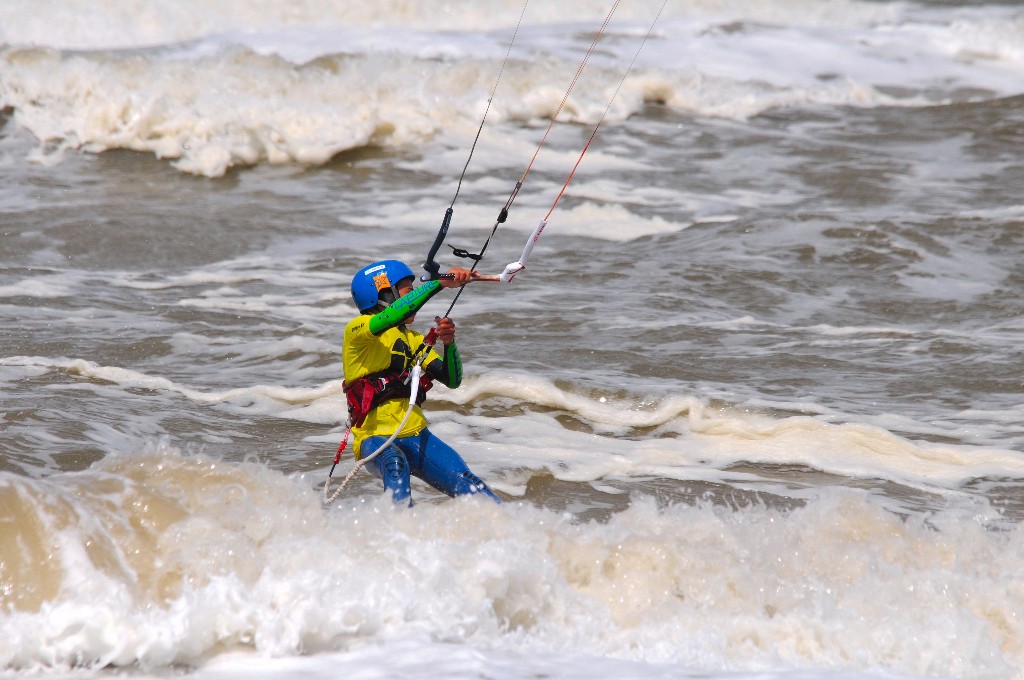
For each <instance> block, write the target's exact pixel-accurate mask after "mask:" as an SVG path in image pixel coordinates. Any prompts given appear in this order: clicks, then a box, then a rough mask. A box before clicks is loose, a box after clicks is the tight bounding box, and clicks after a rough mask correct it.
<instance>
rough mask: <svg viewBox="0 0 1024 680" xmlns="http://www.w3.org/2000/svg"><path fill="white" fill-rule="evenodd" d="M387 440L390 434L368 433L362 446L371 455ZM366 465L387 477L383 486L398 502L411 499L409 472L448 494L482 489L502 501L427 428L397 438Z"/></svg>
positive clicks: (381, 475) (489, 495)
mask: <svg viewBox="0 0 1024 680" xmlns="http://www.w3.org/2000/svg"><path fill="white" fill-rule="evenodd" d="M387 440H388V438H387V437H367V438H366V439H364V440H363V443H362V444H361V445H360V449H359V450H360V452H362V453H363V454H365V455H367V456H368V455H370V454H372V453H373V452H374V451H376V450H377V449H378V448H380V446H381V445H382V444H383V443H384V442H386V441H387ZM366 467H367V468H368V469H369V470H371V471H372V472H373V473H374V474H376V475H377V476H378V477H380V478H381V479H382V480H383V481H384V488H385V489H390V490H391V499H392V500H394V501H395V502H401V501H407V500H410V499H411V496H412V490H411V488H410V486H409V475H410V474H411V475H415V476H416V477H418V478H420V479H422V480H423V481H424V482H426V483H427V484H429V485H430V486H432V487H434V488H435V489H437V490H438V491H441V492H442V493H446V494H448V495H449V496H462V495H467V494H475V493H482V494H484V495H485V496H488V497H489V498H492V499H494V500H495V501H497V502H498V503H500V502H501V499H500V498H498V497H497V496H496V495H495V494H494V492H493V491H491V489H490V487H488V486H487V484H485V483H484V481H483V480H482V479H480V478H479V477H477V476H476V475H474V474H473V473H472V472H471V471H470V469H469V466H468V465H466V462H465V461H464V460H462V456H460V455H459V454H458V452H456V451H455V449H453V448H452V447H450V446H448V445H447V444H445V443H444V442H443V441H441V440H440V439H439V438H438V437H436V436H434V434H433V433H431V432H430V430H429V429H426V428H424V429H423V430H422V431H421V432H420V433H419V434H416V435H413V436H411V437H401V438H398V439H395V441H393V442H391V446H389V447H388V448H387V449H385V450H384V451H383V452H382V453H381V454H380V455H379V456H377V457H376V458H374V459H373V460H371V461H370V462H369V463H367V464H366Z"/></svg>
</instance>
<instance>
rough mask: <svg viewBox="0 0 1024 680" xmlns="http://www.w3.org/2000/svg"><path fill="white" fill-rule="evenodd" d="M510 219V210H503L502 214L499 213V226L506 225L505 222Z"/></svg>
mask: <svg viewBox="0 0 1024 680" xmlns="http://www.w3.org/2000/svg"><path fill="white" fill-rule="evenodd" d="M507 219H508V208H502V209H501V212H500V213H498V224H505V220H507Z"/></svg>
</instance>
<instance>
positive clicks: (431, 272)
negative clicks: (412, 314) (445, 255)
mask: <svg viewBox="0 0 1024 680" xmlns="http://www.w3.org/2000/svg"><path fill="white" fill-rule="evenodd" d="M454 212H455V210H454V209H452V208H448V209H447V210H445V211H444V220H442V221H441V228H440V229H439V230H438V231H437V236H436V237H435V238H434V244H433V245H432V246H430V252H428V253H427V261H426V262H424V263H423V269H425V270H426V272H427V274H428V276H421V277H420V280H421V281H433V280H434V279H436V278H438V273H439V272H440V271H441V265H439V264H438V263H437V262H434V258H435V257H436V256H437V251H438V250H439V249H440V248H441V244H442V243H444V237H445V236H447V235H448V227H450V226H451V225H452V214H453V213H454Z"/></svg>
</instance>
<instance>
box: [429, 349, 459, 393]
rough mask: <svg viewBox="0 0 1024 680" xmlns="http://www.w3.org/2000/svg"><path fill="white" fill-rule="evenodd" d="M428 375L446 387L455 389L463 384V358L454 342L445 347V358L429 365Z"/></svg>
mask: <svg viewBox="0 0 1024 680" xmlns="http://www.w3.org/2000/svg"><path fill="white" fill-rule="evenodd" d="M426 370H427V373H429V374H430V377H431V378H433V379H434V380H439V381H441V382H442V383H444V385H445V387H450V388H452V389H455V388H456V387H458V386H459V385H461V384H462V357H461V356H459V348H458V347H456V346H455V343H454V342H453V343H452V344H450V345H445V347H444V356H442V357H441V358H440V360H437V359H435V360H434V361H431V362H430V363H429V364H427V369H426Z"/></svg>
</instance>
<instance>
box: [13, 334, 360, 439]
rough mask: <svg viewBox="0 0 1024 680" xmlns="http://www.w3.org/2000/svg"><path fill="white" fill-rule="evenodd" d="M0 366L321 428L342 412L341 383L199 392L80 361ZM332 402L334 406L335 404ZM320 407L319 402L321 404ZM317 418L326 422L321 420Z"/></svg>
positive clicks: (24, 360) (16, 361) (21, 360)
mask: <svg viewBox="0 0 1024 680" xmlns="http://www.w3.org/2000/svg"><path fill="white" fill-rule="evenodd" d="M283 343H284V345H285V348H281V346H280V344H278V343H275V345H276V346H277V347H278V348H279V349H278V351H285V352H287V351H290V350H292V349H294V347H292V346H290V342H289V341H283ZM0 366H25V367H47V368H50V369H53V370H60V371H64V372H67V373H68V374H70V375H79V376H83V377H87V378H96V379H98V380H105V381H108V382H111V383H114V384H116V385H119V386H121V387H125V388H142V389H148V390H155V391H160V392H172V393H177V394H180V395H182V396H184V397H186V398H188V399H190V400H192V401H195V402H197V403H201V404H232V405H233V406H234V407H235V408H239V409H242V410H245V411H249V412H255V413H260V414H264V415H283V414H287V417H290V418H293V419H297V420H304V421H306V422H317V423H322V424H328V423H335V422H337V420H338V415H337V414H339V413H343V412H344V397H343V392H342V387H341V385H342V382H343V381H342V380H340V379H339V380H332V381H328V382H327V383H325V384H324V385H321V386H320V387H316V388H294V387H282V386H276V385H253V386H249V387H239V388H235V389H230V390H219V391H208V392H207V391H202V390H197V389H194V388H191V387H186V386H184V385H180V384H178V383H176V382H174V381H173V380H169V379H168V378H164V377H162V376H153V375H147V374H145V373H141V372H139V371H133V370H131V369H128V368H121V367H118V366H101V365H99V364H97V363H95V362H93V361H87V360H84V359H68V358H47V357H3V358H0ZM325 398H326V399H329V400H330V411H331V414H332V415H331V416H330V417H327V416H326V412H327V409H326V408H324V409H323V410H322V411H318V412H319V413H321V415H320V416H318V417H314V415H313V414H314V413H316V411H312V410H309V411H307V410H303V409H302V407H303V406H305V405H307V404H310V403H313V402H317V401H321V400H324V399H325ZM335 402H336V403H335ZM321 403H323V402H321ZM321 418H326V419H324V420H322V419H321Z"/></svg>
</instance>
